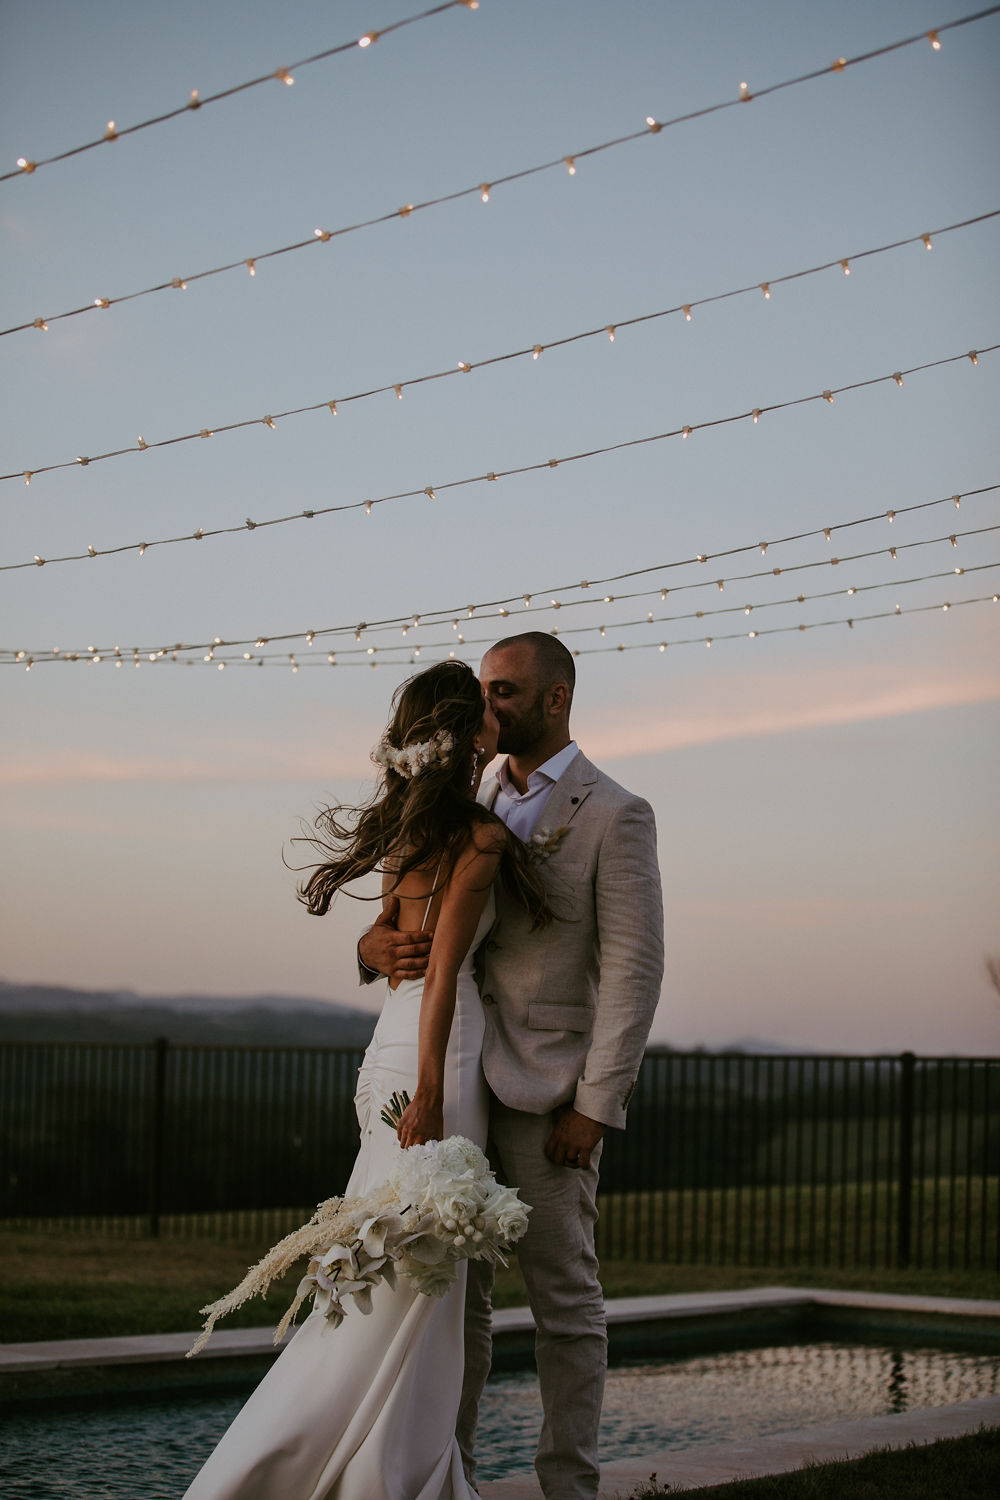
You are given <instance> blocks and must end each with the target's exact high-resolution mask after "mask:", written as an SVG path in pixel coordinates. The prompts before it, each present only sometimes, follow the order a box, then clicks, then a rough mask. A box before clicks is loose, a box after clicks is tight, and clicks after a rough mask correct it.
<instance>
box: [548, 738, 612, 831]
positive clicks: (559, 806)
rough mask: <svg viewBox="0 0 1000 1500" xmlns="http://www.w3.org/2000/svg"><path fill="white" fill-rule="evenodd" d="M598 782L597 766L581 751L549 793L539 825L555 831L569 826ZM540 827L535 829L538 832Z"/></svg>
mask: <svg viewBox="0 0 1000 1500" xmlns="http://www.w3.org/2000/svg"><path fill="white" fill-rule="evenodd" d="M596 783H597V768H596V767H595V766H593V765H591V763H590V761H589V760H588V759H587V757H586V756H585V755H584V754H583V752H582V751H581V752H580V754H579V755H578V756H577V757H576V758H575V760H572V761H571V762H570V764H569V765H568V766H567V767H566V770H565V771H564V772H563V774H562V775H561V776H560V778H559V780H558V781H557V782H556V784H555V786H554V787H553V788H552V791H551V793H550V794H549V800H548V801H547V802H546V804H545V807H544V808H543V810H542V816H541V817H540V818H539V820H538V822H539V827H540V828H548V829H549V830H550V831H551V832H554V831H555V829H557V828H568V827H569V825H570V824H571V823H572V821H573V819H574V818H575V817H576V815H577V813H578V812H579V811H580V808H581V807H582V806H583V804H584V803H585V802H586V800H587V798H588V797H589V796H590V794H591V792H592V791H593V789H594V786H595V785H596ZM538 831H539V830H538V828H536V829H535V832H536V833H537V832H538Z"/></svg>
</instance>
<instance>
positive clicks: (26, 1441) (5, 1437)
mask: <svg viewBox="0 0 1000 1500" xmlns="http://www.w3.org/2000/svg"><path fill="white" fill-rule="evenodd" d="M998 1393H1000V1353H995V1352H989V1353H983V1352H981V1351H976V1350H970V1351H965V1352H963V1351H959V1350H955V1349H940V1348H934V1347H931V1346H928V1345H926V1344H921V1345H918V1346H912V1347H906V1346H903V1345H900V1344H898V1343H895V1342H893V1343H889V1342H885V1341H883V1342H878V1343H875V1342H870V1343H869V1342H864V1343H862V1342H856V1341H849V1340H834V1339H828V1340H823V1341H817V1342H813V1343H782V1344H776V1343H766V1344H761V1345H759V1346H757V1347H752V1348H747V1347H742V1348H737V1349H722V1350H719V1351H716V1352H711V1353H702V1354H699V1355H697V1356H690V1355H687V1356H684V1357H678V1358H662V1357H658V1358H645V1359H639V1360H631V1361H627V1362H620V1363H617V1364H615V1365H614V1366H613V1367H612V1368H611V1370H610V1371H609V1372H608V1384H607V1392H606V1396H605V1403H604V1415H603V1418H602V1423H601V1457H602V1458H603V1459H604V1460H606V1461H610V1460H612V1459H616V1458H628V1457H632V1456H636V1455H641V1454H643V1453H654V1452H658V1453H662V1452H664V1451H667V1452H669V1451H671V1450H673V1451H676V1452H680V1451H681V1450H682V1449H685V1448H691V1447H695V1446H697V1445H699V1444H704V1443H717V1442H726V1441H730V1440H734V1441H735V1440H739V1439H743V1438H749V1437H759V1436H761V1435H766V1434H767V1433H770V1432H780V1431H784V1430H786V1429H791V1428H796V1427H805V1426H809V1425H811V1424H812V1423H817V1422H828V1421H836V1420H838V1419H839V1418H846V1417H858V1416H876V1415H881V1414H883V1413H886V1412H896V1411H905V1410H907V1409H908V1408H909V1407H912V1406H925V1405H947V1404H949V1403H951V1402H954V1401H964V1400H968V1399H969V1398H971V1397H975V1396H990V1395H996V1394H998ZM246 1394H247V1393H246V1392H243V1393H242V1394H233V1393H231V1392H227V1393H226V1394H224V1395H220V1394H217V1393H216V1394H213V1395H209V1396H198V1395H193V1394H189V1395H177V1394H171V1395H170V1396H164V1397H151V1398H146V1399H143V1400H131V1401H129V1400H119V1399H117V1398H106V1399H104V1400H102V1401H101V1402H100V1403H99V1404H98V1403H96V1402H91V1403H87V1404H86V1405H84V1404H77V1405H66V1404H62V1403H60V1404H58V1405H55V1406H54V1405H52V1404H50V1403H47V1402H46V1403H39V1409H36V1408H34V1407H26V1408H24V1409H22V1410H19V1411H16V1412H14V1413H12V1414H11V1415H9V1416H8V1417H7V1418H6V1420H5V1422H4V1427H3V1433H2V1439H0V1443H2V1447H0V1488H2V1493H3V1496H4V1500H139V1497H141V1500H178V1497H179V1496H181V1495H182V1494H183V1492H184V1490H185V1488H186V1487H187V1484H188V1482H189V1481H190V1479H191V1478H192V1476H193V1475H194V1474H195V1472H196V1471H197V1470H198V1468H199V1467H200V1465H201V1463H202V1462H203V1460H204V1458H205V1457H206V1456H207V1454H208V1453H209V1451H210V1450H211V1448H212V1446H213V1445H214V1443H215V1442H216V1441H217V1439H218V1438H219V1436H220V1435H221V1433H222V1432H223V1431H224V1429H225V1428H226V1426H227V1425H228V1423H229V1422H230V1421H232V1418H233V1417H234V1416H235V1414H236V1412H237V1411H238V1410H239V1408H240V1406H241V1404H242V1402H243V1400H244V1399H245V1397H246ZM539 1425H540V1408H539V1401H538V1383H537V1380H536V1378H535V1375H534V1372H528V1371H525V1372H521V1373H517V1374H508V1375H501V1376H498V1377H497V1378H496V1379H494V1380H492V1381H491V1382H490V1384H489V1386H488V1388H487V1392H486V1396H485V1398H484V1403H483V1412H482V1423H481V1435H480V1445H479V1446H480V1463H481V1468H480V1472H481V1477H482V1478H483V1479H496V1478H499V1477H500V1476H502V1475H504V1474H510V1473H513V1472H515V1471H516V1470H518V1469H527V1468H530V1466H531V1460H532V1456H533V1453H534V1448H535V1442H536V1439H537V1436H538V1428H539Z"/></svg>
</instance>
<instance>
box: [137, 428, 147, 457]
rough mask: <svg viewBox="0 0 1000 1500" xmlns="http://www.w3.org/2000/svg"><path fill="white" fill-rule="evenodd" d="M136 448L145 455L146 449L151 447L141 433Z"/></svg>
mask: <svg viewBox="0 0 1000 1500" xmlns="http://www.w3.org/2000/svg"><path fill="white" fill-rule="evenodd" d="M135 446H136V447H137V448H138V449H139V452H140V453H145V451H146V449H147V448H148V447H149V444H148V443H147V442H146V439H145V438H144V437H143V435H142V433H141V432H140V434H139V436H138V437H137V438H136V443H135Z"/></svg>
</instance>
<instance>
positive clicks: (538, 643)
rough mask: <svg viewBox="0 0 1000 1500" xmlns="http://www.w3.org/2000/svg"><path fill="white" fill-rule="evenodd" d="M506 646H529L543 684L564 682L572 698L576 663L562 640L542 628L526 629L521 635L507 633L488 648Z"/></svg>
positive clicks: (493, 649) (497, 649) (549, 685)
mask: <svg viewBox="0 0 1000 1500" xmlns="http://www.w3.org/2000/svg"><path fill="white" fill-rule="evenodd" d="M508 646H530V647H531V649H532V650H533V651H534V653H535V659H536V661H537V662H538V668H539V675H540V676H541V678H542V680H543V684H544V686H545V687H551V685H552V684H553V683H554V682H564V683H565V684H566V686H567V687H568V688H569V691H570V697H571V698H572V696H573V689H574V688H575V687H576V663H575V662H574V660H573V653H572V652H571V651H567V649H566V647H565V646H564V645H563V643H562V641H557V640H556V638H555V636H554V635H546V634H545V632H544V631H543V630H526V631H524V633H523V634H522V635H508V636H506V637H505V639H504V640H502V641H496V642H494V644H493V645H492V646H491V647H490V650H491V651H503V650H505V649H506V648H507V647H508Z"/></svg>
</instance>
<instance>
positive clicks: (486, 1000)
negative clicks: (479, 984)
mask: <svg viewBox="0 0 1000 1500" xmlns="http://www.w3.org/2000/svg"><path fill="white" fill-rule="evenodd" d="M483 1004H484V1005H496V1001H495V1000H494V998H493V996H492V995H484V996H483Z"/></svg>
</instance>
